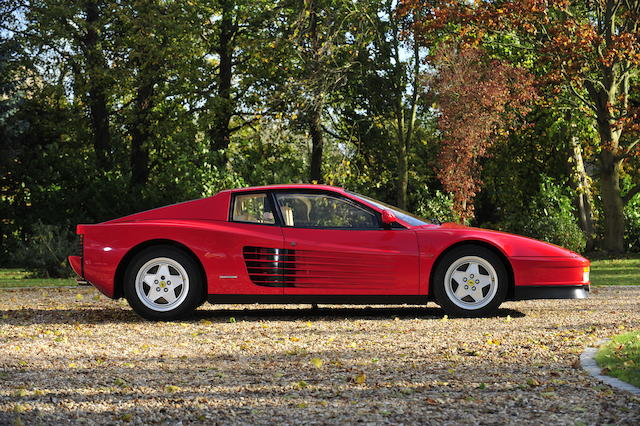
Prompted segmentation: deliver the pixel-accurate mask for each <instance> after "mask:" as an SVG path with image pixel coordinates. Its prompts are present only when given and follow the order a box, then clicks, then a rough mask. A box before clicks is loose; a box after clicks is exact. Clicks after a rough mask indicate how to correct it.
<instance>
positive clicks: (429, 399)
mask: <svg viewBox="0 0 640 426" xmlns="http://www.w3.org/2000/svg"><path fill="white" fill-rule="evenodd" d="M424 401H425V402H426V403H427V404H429V405H438V404H440V403H439V402H438V400H436V399H433V398H428V397H427V398H425V400H424Z"/></svg>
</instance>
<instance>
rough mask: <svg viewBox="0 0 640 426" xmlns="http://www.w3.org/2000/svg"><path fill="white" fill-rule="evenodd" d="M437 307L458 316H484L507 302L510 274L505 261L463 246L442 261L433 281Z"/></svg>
mask: <svg viewBox="0 0 640 426" xmlns="http://www.w3.org/2000/svg"><path fill="white" fill-rule="evenodd" d="M432 288H433V293H434V296H435V298H436V301H437V302H438V304H439V305H440V306H441V307H442V308H443V309H444V310H445V311H447V312H448V313H450V314H453V315H457V316H484V315H487V314H490V313H492V312H494V311H495V310H496V309H497V308H498V306H500V304H501V303H502V302H503V301H504V299H505V297H506V295H507V289H508V275H507V271H506V268H505V266H504V263H503V262H502V260H501V259H500V258H499V257H498V256H497V255H496V254H495V253H494V252H492V251H491V250H488V249H486V248H484V247H481V246H475V245H467V246H460V247H458V248H455V249H453V250H451V251H450V252H449V253H447V254H446V255H445V256H444V257H443V258H442V259H441V261H440V262H439V264H438V266H437V268H436V270H435V274H434V279H433V287H432Z"/></svg>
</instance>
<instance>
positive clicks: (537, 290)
mask: <svg viewBox="0 0 640 426" xmlns="http://www.w3.org/2000/svg"><path fill="white" fill-rule="evenodd" d="M588 294H589V285H588V284H587V285H540V286H516V288H515V289H514V292H513V300H531V299H585V298H586V297H587V296H588Z"/></svg>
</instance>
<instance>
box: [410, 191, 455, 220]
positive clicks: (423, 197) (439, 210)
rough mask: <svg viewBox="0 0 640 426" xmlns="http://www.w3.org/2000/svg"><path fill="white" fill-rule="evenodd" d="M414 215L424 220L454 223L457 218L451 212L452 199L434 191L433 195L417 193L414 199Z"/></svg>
mask: <svg viewBox="0 0 640 426" xmlns="http://www.w3.org/2000/svg"><path fill="white" fill-rule="evenodd" d="M415 213H416V214H417V215H418V216H420V217H424V218H425V219H438V220H440V221H441V222H456V221H457V220H458V217H457V216H456V214H455V213H454V211H453V197H452V196H451V195H450V194H446V193H444V192H442V191H439V190H436V191H435V192H434V193H433V195H432V194H430V193H428V192H427V191H425V192H419V193H418V194H417V196H416V199H415Z"/></svg>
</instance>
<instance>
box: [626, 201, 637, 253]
mask: <svg viewBox="0 0 640 426" xmlns="http://www.w3.org/2000/svg"><path fill="white" fill-rule="evenodd" d="M624 219H625V222H626V224H625V234H624V240H625V243H626V245H627V247H628V249H629V251H634V252H640V195H636V196H635V197H633V198H632V199H631V200H630V201H629V202H628V203H627V205H626V206H625V208H624Z"/></svg>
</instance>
